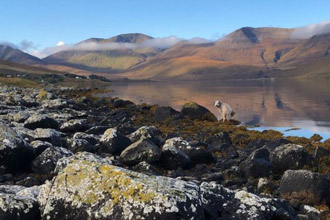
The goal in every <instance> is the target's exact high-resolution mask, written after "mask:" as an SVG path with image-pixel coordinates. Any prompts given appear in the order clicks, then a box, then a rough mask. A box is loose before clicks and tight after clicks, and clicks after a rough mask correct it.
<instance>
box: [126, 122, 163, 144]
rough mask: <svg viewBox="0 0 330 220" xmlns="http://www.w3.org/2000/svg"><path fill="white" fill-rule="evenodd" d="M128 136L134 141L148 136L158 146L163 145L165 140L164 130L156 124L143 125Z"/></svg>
mask: <svg viewBox="0 0 330 220" xmlns="http://www.w3.org/2000/svg"><path fill="white" fill-rule="evenodd" d="M128 138H129V139H130V140H131V141H132V142H133V143H134V142H136V141H138V140H140V139H141V138H148V139H150V140H151V141H152V142H153V143H155V144H156V145H157V146H161V145H162V144H163V142H164V139H163V134H162V132H161V131H160V130H159V129H158V128H156V127H155V126H150V127H148V126H142V127H140V128H139V129H137V130H136V131H135V132H133V133H132V134H130V135H128Z"/></svg>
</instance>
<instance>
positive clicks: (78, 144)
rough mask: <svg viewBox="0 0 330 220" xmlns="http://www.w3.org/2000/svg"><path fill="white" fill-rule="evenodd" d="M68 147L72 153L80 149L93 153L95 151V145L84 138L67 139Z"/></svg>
mask: <svg viewBox="0 0 330 220" xmlns="http://www.w3.org/2000/svg"><path fill="white" fill-rule="evenodd" d="M68 149H69V150H71V151H72V152H74V153H77V152H81V151H86V152H91V153H94V152H95V151H96V147H95V146H93V145H92V144H90V143H89V142H88V141H87V140H85V139H70V140H69V141H68Z"/></svg>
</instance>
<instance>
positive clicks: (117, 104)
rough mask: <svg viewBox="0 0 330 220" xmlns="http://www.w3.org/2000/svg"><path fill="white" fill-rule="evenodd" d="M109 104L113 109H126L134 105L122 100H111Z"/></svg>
mask: <svg viewBox="0 0 330 220" xmlns="http://www.w3.org/2000/svg"><path fill="white" fill-rule="evenodd" d="M110 103H111V105H112V107H113V108H125V107H128V106H129V105H134V103H133V102H131V101H128V100H122V99H112V100H111V102H110Z"/></svg>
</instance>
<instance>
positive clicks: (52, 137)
mask: <svg viewBox="0 0 330 220" xmlns="http://www.w3.org/2000/svg"><path fill="white" fill-rule="evenodd" d="M34 138H35V140H40V141H46V142H49V143H51V144H53V145H55V146H62V139H61V133H60V132H58V131H56V130H54V129H50V128H45V129H43V128H37V129H36V130H35V134H34Z"/></svg>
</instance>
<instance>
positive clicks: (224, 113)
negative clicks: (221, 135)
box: [214, 100, 235, 122]
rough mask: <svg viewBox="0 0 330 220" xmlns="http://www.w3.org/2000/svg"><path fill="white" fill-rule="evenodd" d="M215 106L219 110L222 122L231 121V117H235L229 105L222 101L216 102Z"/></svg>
mask: <svg viewBox="0 0 330 220" xmlns="http://www.w3.org/2000/svg"><path fill="white" fill-rule="evenodd" d="M214 106H215V107H217V109H218V110H219V112H220V114H221V117H222V121H223V122H224V121H226V120H227V121H229V120H230V118H231V117H233V116H234V115H235V112H233V110H232V109H231V107H230V105H228V104H227V103H222V102H221V101H220V100H217V101H215V103H214Z"/></svg>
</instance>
